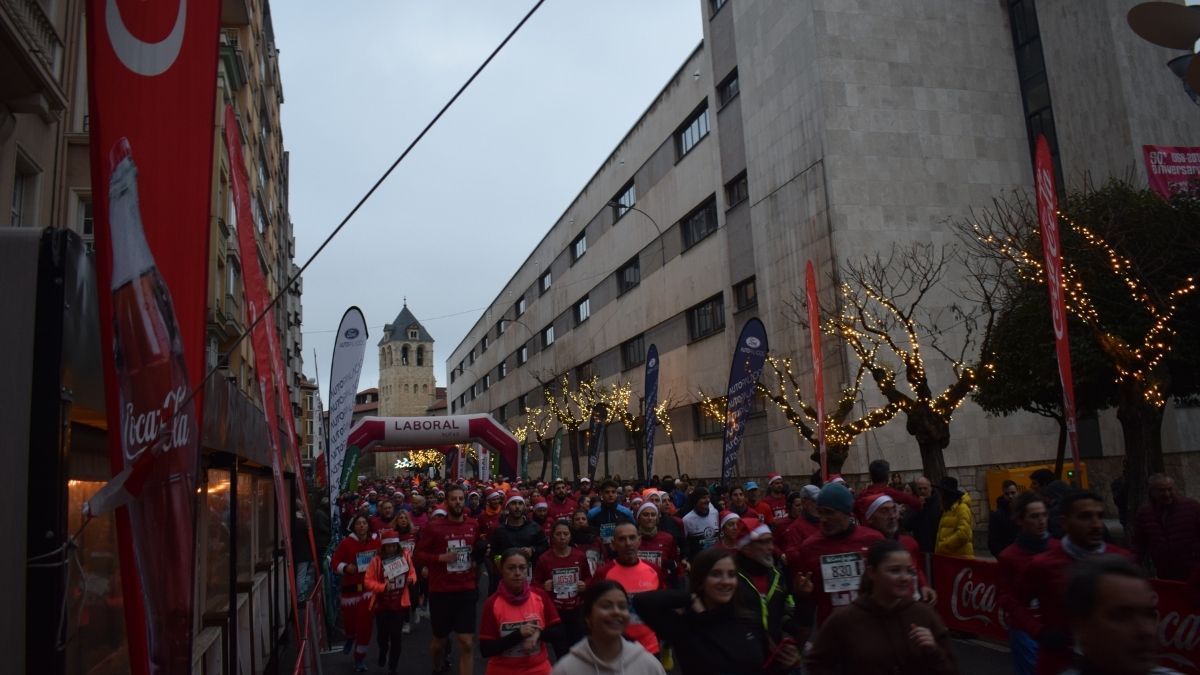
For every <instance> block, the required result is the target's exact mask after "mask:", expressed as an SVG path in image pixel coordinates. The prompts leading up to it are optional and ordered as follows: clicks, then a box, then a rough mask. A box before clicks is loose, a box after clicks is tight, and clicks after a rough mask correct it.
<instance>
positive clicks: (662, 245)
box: [608, 201, 667, 268]
mask: <svg viewBox="0 0 1200 675" xmlns="http://www.w3.org/2000/svg"><path fill="white" fill-rule="evenodd" d="M608 205H609V206H611V207H613V208H614V209H617V211H618V212H620V210H621V209H625V210H626V211H637V212H638V213H640V214H642V215H643V216H646V220H649V221H650V224H651V225H653V226H654V230H655V231H656V232H658V250H659V252H660V253H661V254H662V266H663V267H664V268H665V267H666V266H667V242H666V241H664V238H663V231H662V228H661V227H659V226H658V221H657V220H655V219H654V216H651V215H650V214H649V213H646V212H645V211H643V210H641V209H639V208H638V207H636V206H634V205H632V204H622V203H620V202H617V201H610V202H609V203H608Z"/></svg>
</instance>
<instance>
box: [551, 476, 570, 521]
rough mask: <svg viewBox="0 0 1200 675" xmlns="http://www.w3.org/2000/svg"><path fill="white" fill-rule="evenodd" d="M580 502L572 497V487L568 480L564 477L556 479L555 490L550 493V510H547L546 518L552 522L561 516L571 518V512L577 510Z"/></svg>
mask: <svg viewBox="0 0 1200 675" xmlns="http://www.w3.org/2000/svg"><path fill="white" fill-rule="evenodd" d="M577 503H578V502H576V501H575V500H574V499H572V498H571V488H570V486H568V485H567V481H565V480H563V479H562V478H557V479H555V480H554V491H553V493H552V494H551V495H550V499H549V501H548V504H549V510H548V511H547V512H546V518H547V520H549V521H550V523H551V524H553V523H554V521H556V520H558V519H559V518H566V519H568V520H570V518H571V514H572V513H574V512H575V506H576V504H577Z"/></svg>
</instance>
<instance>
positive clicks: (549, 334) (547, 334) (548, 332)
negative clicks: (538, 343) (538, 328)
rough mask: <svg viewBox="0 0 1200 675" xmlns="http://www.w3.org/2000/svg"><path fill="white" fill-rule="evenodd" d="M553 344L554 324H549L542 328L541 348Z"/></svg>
mask: <svg viewBox="0 0 1200 675" xmlns="http://www.w3.org/2000/svg"><path fill="white" fill-rule="evenodd" d="M552 344H554V326H553V324H552V325H549V326H546V327H545V328H543V329H542V348H543V349H544V348H546V347H549V346H550V345H552Z"/></svg>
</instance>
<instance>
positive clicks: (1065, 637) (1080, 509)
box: [1017, 490, 1137, 675]
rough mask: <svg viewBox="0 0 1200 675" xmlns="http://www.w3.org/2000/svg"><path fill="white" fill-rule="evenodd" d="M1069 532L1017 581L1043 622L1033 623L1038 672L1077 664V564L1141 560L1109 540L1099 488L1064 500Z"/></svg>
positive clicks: (1045, 674)
mask: <svg viewBox="0 0 1200 675" xmlns="http://www.w3.org/2000/svg"><path fill="white" fill-rule="evenodd" d="M1058 507H1059V508H1060V509H1061V513H1062V522H1063V529H1064V530H1065V531H1066V534H1065V535H1064V536H1063V538H1062V541H1061V542H1060V545H1059V546H1056V547H1053V548H1048V549H1047V550H1046V551H1045V552H1043V553H1039V554H1037V555H1036V556H1034V557H1033V560H1032V561H1031V562H1030V563H1029V567H1028V571H1027V572H1026V574H1025V575H1024V577H1023V578H1022V581H1021V582H1019V583H1018V584H1017V601H1018V602H1019V603H1021V604H1022V605H1024V606H1030V603H1032V602H1033V601H1034V600H1037V602H1038V607H1039V608H1040V609H1041V612H1042V620H1041V622H1040V625H1039V624H1038V623H1037V622H1032V623H1030V624H1027V625H1028V627H1029V628H1031V629H1032V630H1031V635H1033V636H1034V637H1035V638H1036V639H1037V641H1038V658H1037V672H1038V675H1058V673H1061V672H1062V671H1064V670H1066V669H1067V668H1068V667H1069V666H1070V665H1071V660H1072V658H1073V647H1074V645H1075V640H1074V637H1073V636H1072V635H1071V624H1070V615H1069V612H1068V610H1067V602H1066V589H1067V582H1068V581H1069V580H1070V577H1071V569H1072V568H1073V567H1075V563H1077V562H1078V561H1080V560H1083V559H1085V558H1091V557H1094V556H1098V555H1103V554H1106V553H1107V554H1110V555H1119V556H1123V557H1124V558H1126V559H1128V560H1129V561H1130V562H1133V563H1135V564H1136V562H1137V561H1136V560H1135V559H1134V556H1133V553H1131V552H1130V551H1127V550H1125V549H1123V548H1120V547H1119V546H1113V545H1111V544H1106V543H1105V542H1104V499H1103V498H1102V497H1100V495H1098V494H1096V493H1094V492H1088V491H1084V490H1077V491H1074V492H1070V493H1068V494H1066V495H1065V496H1063V497H1062V498H1061V499H1059V502H1058Z"/></svg>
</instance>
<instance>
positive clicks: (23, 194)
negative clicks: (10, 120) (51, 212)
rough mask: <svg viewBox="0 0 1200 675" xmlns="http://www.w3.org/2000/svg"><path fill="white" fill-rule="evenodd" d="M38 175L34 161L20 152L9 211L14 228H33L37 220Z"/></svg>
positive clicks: (10, 221)
mask: <svg viewBox="0 0 1200 675" xmlns="http://www.w3.org/2000/svg"><path fill="white" fill-rule="evenodd" d="M38 173H39V172H38V170H37V168H36V166H35V165H34V164H33V162H32V160H29V159H27V158H26V157H25V155H24V154H23V153H21V152H20V150H18V151H17V164H16V173H15V174H14V175H13V186H12V205H11V207H10V209H9V224H11V225H12V226H13V227H21V226H33V224H34V222H35V221H36V220H37V190H38Z"/></svg>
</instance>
